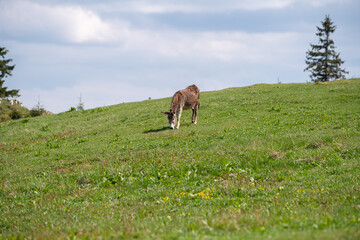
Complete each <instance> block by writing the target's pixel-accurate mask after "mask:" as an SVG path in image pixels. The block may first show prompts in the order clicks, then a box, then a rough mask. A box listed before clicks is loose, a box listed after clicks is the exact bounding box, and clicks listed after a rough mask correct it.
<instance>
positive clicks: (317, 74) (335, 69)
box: [304, 15, 349, 83]
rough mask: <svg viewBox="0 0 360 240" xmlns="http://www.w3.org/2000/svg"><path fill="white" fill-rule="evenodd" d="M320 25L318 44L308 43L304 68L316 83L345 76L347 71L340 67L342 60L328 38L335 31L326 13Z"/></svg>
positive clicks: (332, 42) (318, 28)
mask: <svg viewBox="0 0 360 240" xmlns="http://www.w3.org/2000/svg"><path fill="white" fill-rule="evenodd" d="M321 25H322V27H317V30H318V32H317V33H316V36H318V37H319V44H318V45H316V44H310V46H311V50H308V51H307V52H306V60H305V63H306V64H307V67H306V68H305V69H304V71H309V72H310V73H311V74H310V78H311V81H313V82H316V83H317V82H327V81H330V80H336V79H341V78H345V74H348V73H349V72H347V71H346V70H345V69H342V68H341V65H342V64H343V63H344V61H342V60H341V59H340V53H336V52H335V46H334V41H333V40H332V39H330V34H331V33H334V32H335V29H336V26H335V25H334V23H333V22H332V21H331V19H330V17H329V16H328V15H327V16H325V20H324V21H323V22H321Z"/></svg>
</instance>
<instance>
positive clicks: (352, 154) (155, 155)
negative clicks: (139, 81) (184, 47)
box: [0, 79, 360, 239]
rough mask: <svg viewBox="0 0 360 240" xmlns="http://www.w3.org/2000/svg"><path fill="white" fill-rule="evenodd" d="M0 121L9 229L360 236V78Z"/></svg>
mask: <svg viewBox="0 0 360 240" xmlns="http://www.w3.org/2000/svg"><path fill="white" fill-rule="evenodd" d="M170 101H171V99H170V98H166V99H159V100H148V101H143V102H135V103H123V104H119V105H115V106H108V107H103V108H97V109H90V110H85V111H76V112H67V113H61V114H57V115H50V116H43V117H37V118H27V119H22V120H17V121H11V122H5V123H1V124H0V212H1V214H0V234H1V235H0V238H4V239H8V238H9V239H12V238H19V239H22V238H36V239H43V238H45V239H48V238H52V239H53V238H60V239H63V238H70V239H75V238H76V239H94V238H106V239H107V238H116V239H122V238H124V239H133V238H140V239H159V238H160V239H189V238H200V239H259V238H260V239H262V238H271V237H272V238H276V239H289V238H292V239H356V238H360V230H359V229H360V187H359V186H360V185H359V180H360V175H359V163H360V80H359V79H351V80H341V81H334V82H329V83H327V84H277V85H254V86H250V87H244V88H232V89H226V90H222V91H216V92H204V93H202V95H201V108H200V110H199V118H198V124H197V125H193V124H190V119H191V111H184V112H183V116H182V118H181V120H182V123H181V126H180V129H178V130H170V129H168V128H167V127H168V123H167V118H166V116H163V114H161V113H160V112H161V111H165V110H167V109H168V108H169V106H170Z"/></svg>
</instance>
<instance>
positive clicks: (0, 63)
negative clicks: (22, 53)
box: [0, 47, 20, 98]
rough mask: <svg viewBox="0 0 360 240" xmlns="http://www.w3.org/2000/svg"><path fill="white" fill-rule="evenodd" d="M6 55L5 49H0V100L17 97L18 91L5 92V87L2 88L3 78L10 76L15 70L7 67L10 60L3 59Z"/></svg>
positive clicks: (12, 67) (9, 66)
mask: <svg viewBox="0 0 360 240" xmlns="http://www.w3.org/2000/svg"><path fill="white" fill-rule="evenodd" d="M7 53H8V50H6V48H3V47H0V56H1V58H0V98H8V97H19V96H20V95H19V94H18V93H19V90H15V89H13V90H7V87H3V84H4V82H5V78H7V77H8V76H11V72H12V70H14V68H15V65H12V66H11V65H9V63H10V62H11V61H12V59H5V55H6V54H7Z"/></svg>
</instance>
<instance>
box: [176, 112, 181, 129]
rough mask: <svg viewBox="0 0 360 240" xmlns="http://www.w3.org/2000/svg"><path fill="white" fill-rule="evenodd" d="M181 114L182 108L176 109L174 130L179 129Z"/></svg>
mask: <svg viewBox="0 0 360 240" xmlns="http://www.w3.org/2000/svg"><path fill="white" fill-rule="evenodd" d="M181 113H182V108H178V110H177V111H176V121H177V125H176V129H178V128H179V127H180V118H181Z"/></svg>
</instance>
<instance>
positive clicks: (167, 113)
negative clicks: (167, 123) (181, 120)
mask: <svg viewBox="0 0 360 240" xmlns="http://www.w3.org/2000/svg"><path fill="white" fill-rule="evenodd" d="M161 113H163V114H166V115H169V114H170V113H169V112H161Z"/></svg>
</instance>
